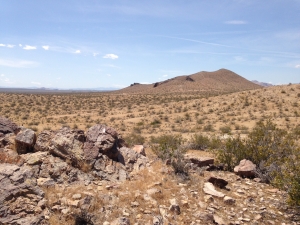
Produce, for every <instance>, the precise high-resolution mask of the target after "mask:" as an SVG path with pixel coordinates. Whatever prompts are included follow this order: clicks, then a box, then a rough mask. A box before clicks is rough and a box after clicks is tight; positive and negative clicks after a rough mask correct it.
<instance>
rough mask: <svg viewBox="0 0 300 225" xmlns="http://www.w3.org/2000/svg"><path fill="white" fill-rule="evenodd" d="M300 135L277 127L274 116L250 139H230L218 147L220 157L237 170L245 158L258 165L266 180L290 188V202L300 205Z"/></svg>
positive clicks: (261, 175) (258, 172)
mask: <svg viewBox="0 0 300 225" xmlns="http://www.w3.org/2000/svg"><path fill="white" fill-rule="evenodd" d="M299 137H300V135H299V134H298V132H297V129H295V131H293V132H291V133H288V132H287V131H285V130H282V129H279V128H277V126H276V124H274V123H272V122H271V120H267V121H266V122H263V121H260V122H258V123H257V124H256V126H255V127H254V129H253V130H252V131H251V132H250V133H249V135H248V138H247V139H246V140H242V139H241V138H240V137H237V138H230V139H227V140H226V142H225V144H224V146H223V148H221V149H220V150H219V151H218V160H219V161H220V162H222V163H224V164H225V165H226V168H227V169H228V170H231V171H232V170H233V168H234V166H236V165H238V163H239V161H240V160H242V159H248V160H251V161H252V162H253V163H254V164H256V165H257V171H256V174H257V176H259V177H260V178H261V179H262V180H263V181H264V182H271V183H272V184H273V185H275V186H277V187H279V188H281V189H283V190H286V191H287V192H288V194H289V203H290V204H292V205H298V206H299V205H300V147H299V145H298V144H297V141H298V140H299Z"/></svg>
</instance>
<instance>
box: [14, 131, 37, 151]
mask: <svg viewBox="0 0 300 225" xmlns="http://www.w3.org/2000/svg"><path fill="white" fill-rule="evenodd" d="M15 142H16V150H17V152H18V154H26V153H28V152H32V151H33V147H34V144H35V142H36V134H35V132H34V131H33V130H31V129H26V128H24V129H22V130H21V131H20V132H19V133H18V134H17V136H16V138H15Z"/></svg>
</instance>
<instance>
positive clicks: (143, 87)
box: [115, 69, 261, 94]
mask: <svg viewBox="0 0 300 225" xmlns="http://www.w3.org/2000/svg"><path fill="white" fill-rule="evenodd" d="M258 88H261V86H260V85H257V84H254V83H253V82H250V81H248V80H246V79H245V78H243V77H241V76H239V75H238V74H236V73H234V72H232V71H230V70H226V69H220V70H217V71H214V72H205V71H202V72H199V73H195V74H191V75H186V76H178V77H174V78H171V79H168V80H165V81H162V82H157V83H154V84H139V83H134V84H132V85H130V86H129V87H127V88H124V89H121V90H118V91H116V92H115V93H123V94H124V93H127V94H163V93H175V92H176V93H178V92H202V93H229V92H236V91H244V90H250V89H258Z"/></svg>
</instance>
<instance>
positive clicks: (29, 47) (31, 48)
mask: <svg viewBox="0 0 300 225" xmlns="http://www.w3.org/2000/svg"><path fill="white" fill-rule="evenodd" d="M23 49H25V50H35V49H36V46H30V45H25V47H24V48H23Z"/></svg>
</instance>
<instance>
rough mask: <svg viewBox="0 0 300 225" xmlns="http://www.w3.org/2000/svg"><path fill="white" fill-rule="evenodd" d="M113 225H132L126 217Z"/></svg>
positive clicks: (116, 220)
mask: <svg viewBox="0 0 300 225" xmlns="http://www.w3.org/2000/svg"><path fill="white" fill-rule="evenodd" d="M110 224H111V225H130V221H129V219H128V218H126V217H120V218H118V219H115V220H114V221H113V222H111V223H110Z"/></svg>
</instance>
